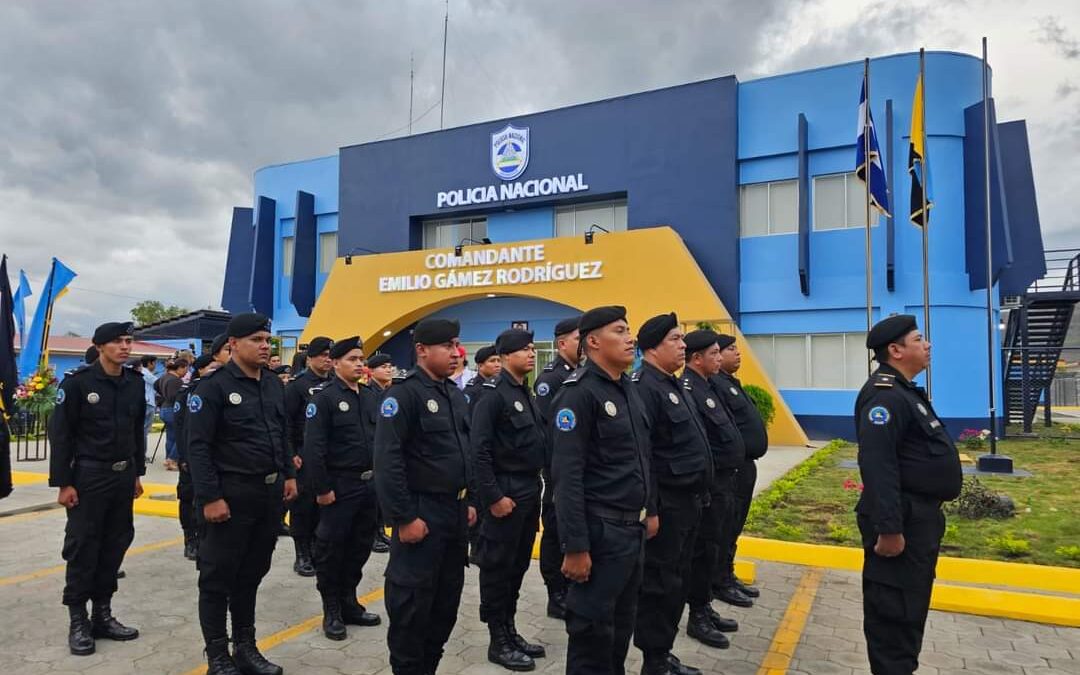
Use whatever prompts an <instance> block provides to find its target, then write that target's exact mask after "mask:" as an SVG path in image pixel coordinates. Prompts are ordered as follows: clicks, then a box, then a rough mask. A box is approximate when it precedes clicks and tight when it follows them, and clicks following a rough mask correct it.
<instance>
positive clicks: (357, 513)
mask: <svg viewBox="0 0 1080 675" xmlns="http://www.w3.org/2000/svg"><path fill="white" fill-rule="evenodd" d="M330 476H331V481H332V483H333V490H334V503H333V504H330V505H329V506H320V507H319V525H318V526H317V527H316V528H315V572H316V575H315V585H316V587H317V588H318V589H319V593H320V594H321V595H323V596H324V597H331V598H343V597H347V596H349V595H350V594H352V596H353V597H355V596H356V587H357V586H359V585H360V580H361V579H362V578H363V576H364V564H365V563H367V561H368V558H370V557H371V544H372V542H373V541H374V538H375V528H376V526H377V521H376V518H377V515H376V511H375V483H374V482H373V481H372V480H371V479H368V480H363V479H362V478H361V477H360V472H348V473H346V472H335V471H333V470H331V471H330Z"/></svg>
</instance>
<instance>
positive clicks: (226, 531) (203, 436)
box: [185, 313, 296, 675]
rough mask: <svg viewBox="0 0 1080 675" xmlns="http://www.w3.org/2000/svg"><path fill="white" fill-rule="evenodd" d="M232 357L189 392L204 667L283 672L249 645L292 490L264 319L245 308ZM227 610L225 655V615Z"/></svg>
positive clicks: (237, 320) (232, 331)
mask: <svg viewBox="0 0 1080 675" xmlns="http://www.w3.org/2000/svg"><path fill="white" fill-rule="evenodd" d="M227 335H228V336H229V347H230V348H231V351H232V354H231V358H230V360H229V362H228V363H227V364H225V365H224V366H223V367H221V368H218V369H217V370H215V371H213V372H212V373H210V374H209V375H208V376H207V377H205V378H203V380H202V381H201V382H199V385H198V387H196V388H195V393H194V394H192V395H191V396H190V397H189V398H188V416H187V421H186V423H185V424H186V426H187V436H188V463H189V464H190V466H191V478H192V481H193V482H194V484H195V501H196V505H197V508H201V516H202V518H203V520H204V521H205V529H204V533H205V537H204V539H203V541H202V542H201V543H200V545H199V563H198V566H199V623H200V624H201V626H202V633H203V639H204V640H205V641H206V655H207V661H208V663H209V670H208V675H236V674H237V673H241V672H242V673H244V674H245V675H252V674H258V675H281V673H282V672H283V671H282V669H281V667H279V666H276V665H274V664H272V663H270V662H269V661H267V660H266V659H265V658H264V657H263V655H262V654H261V653H259V650H258V648H257V647H256V645H255V599H256V594H257V592H258V589H259V584H260V582H261V581H262V578H263V577H264V576H265V575H266V573H267V571H269V569H270V561H271V557H272V556H273V553H274V546H275V545H276V543H277V535H278V528H279V526H280V524H281V517H282V512H283V510H284V504H283V503H284V502H288V501H291V500H293V499H295V498H296V478H295V476H296V471H295V467H294V466H293V463H292V462H291V461H290V457H289V450H288V448H287V447H286V445H285V425H286V420H285V394H284V387H283V386H282V384H281V381H280V380H279V379H278V378H277V377H275V376H274V375H273V373H271V372H270V371H269V370H268V369H267V368H266V364H267V360H268V359H269V358H270V319H269V318H267V317H266V316H264V315H262V314H257V313H246V314H239V315H236V316H235V317H233V319H232V320H231V321H230V322H229V327H228V330H227ZM227 613H228V614H231V615H232V629H233V643H234V651H233V654H232V655H230V654H229V648H228V633H227V631H226V615H227Z"/></svg>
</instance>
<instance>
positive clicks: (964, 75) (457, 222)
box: [222, 52, 1045, 437]
mask: <svg viewBox="0 0 1080 675" xmlns="http://www.w3.org/2000/svg"><path fill="white" fill-rule="evenodd" d="M918 61H919V58H918V54H898V55H893V56H888V57H883V58H879V59H874V60H873V61H872V63H871V73H872V80H871V81H872V89H871V91H872V94H873V99H872V112H873V116H874V119H875V122H876V125H877V132H878V138H879V141H880V144H881V147H882V152H883V154H884V160H885V167H886V172H887V175H888V177H889V179H890V188H891V199H892V204H893V206H894V208H893V217H892V218H877V217H875V218H874V220H873V222H872V228H871V231H872V238H873V244H872V248H873V265H872V269H873V318H874V320H875V321H876V320H877V319H879V318H882V317H885V316H888V315H889V314H891V313H912V314H916V315H917V316H919V317H920V321H921V316H922V311H923V308H922V257H921V231H920V230H919V229H918V228H917V227H915V226H913V225H912V224H911V223H910V222H909V221H908V217H907V204H908V201H909V180H908V175H907V165H906V163H907V150H908V130H909V127H910V123H911V104H912V96H913V92H914V87H915V81H916V76H917V74H918V67H919V66H918ZM926 73H927V86H926V126H927V135H928V157H929V166H930V174H931V176H930V185H931V194H932V197H933V200H934V208H933V210H932V217H931V225H930V276H931V280H932V281H931V294H932V295H931V303H930V305H931V314H932V335H931V340H932V342H933V345H934V348H933V394H934V401H935V407H936V408H937V410H938V412H939V414H940V415H941V416H942V417H943V418H944V419H945V420H946V421H947V422H948V424H949V427H950V429H951V430H952V431H953V432H954V433H959V431H960V430H962V429H963V428H966V427H977V428H982V427H984V426H985V421H984V420H985V416H986V411H987V401H986V397H985V395H983V394H980V393H978V392H983V391H984V390H985V383H986V382H987V379H988V378H987V372H986V369H987V362H988V358H987V351H986V350H987V340H986V332H985V325H986V321H985V297H986V291H985V287H986V286H985V284H986V271H985V270H986V260H985V249H986V246H985V235H984V227H985V225H984V223H985V220H984V215H983V213H984V208H985V207H984V204H985V202H986V199H985V194H984V191H983V175H984V172H983V148H984V143H985V139H984V133H983V113H982V93H981V86H982V68H981V62H980V61H979V60H978V59H977V58H975V57H972V56H968V55H964V54H955V53H943V52H931V53H928V54H927V55H926ZM862 77H863V64H862V62H858V63H850V64H842V65H837V66H831V67H827V68H820V69H815V70H809V71H803V72H797V73H790V74H785V75H778V76H774V77H766V78H762V79H758V80H751V81H748V82H739V81H738V80H737V78H736V77H734V76H728V77H722V78H717V79H712V80H706V81H702V82H695V83H690V84H685V85H680V86H675V87H670V88H666V89H660V90H655V91H649V92H644V93H639V94H632V95H628V96H622V97H618V98H614V99H608V100H603V101H597V102H592V103H586V104H582V105H576V106H571V107H568V108H561V109H557V110H551V111H546V112H540V113H535V114H530V115H522V116H519V117H514V118H510V119H504V120H496V121H492V122H485V123H481V124H474V125H469V126H465V127H459V128H454V129H447V130H444V131H438V132H431V133H426V134H418V135H415V136H409V137H404V138H396V139H391V140H385V141H379V142H375V143H366V144H361V145H354V146H347V147H343V148H341V149H340V151H339V152H338V153H337V154H336V155H334V156H330V157H322V158H317V159H311V160H305V161H299V162H294V163H289V164H283V165H275V166H269V167H265V168H262V169H260V170H258V171H257V172H256V173H255V180H254V203H253V204H252V205H251V206H244V207H237V208H236V209H235V210H234V215H233V222H232V230H231V237H230V243H229V253H228V264H227V269H226V275H225V285H224V290H223V294H222V305H223V307H224V308H225V309H226V310H229V311H234V312H235V311H247V310H249V309H250V308H255V309H258V310H259V311H263V312H266V313H268V314H270V315H272V316H273V319H274V330H275V333H277V334H279V335H280V336H281V337H282V340H283V342H284V344H285V345H286V347H287V351H288V349H289V348H294V347H295V346H296V343H297V342H298V340H299V336H300V334H301V332H302V330H303V328H304V326H305V323H306V320H307V319H306V317H308V316H310V314H311V308H312V306H313V305H314V304H315V303H316V301H317V299H318V297H319V293H320V291H321V290H322V287H323V285H324V284H325V283H326V279H327V276H328V274H329V272H330V270H331V269H332V268H333V266H334V262H335V259H336V258H338V257H342V256H345V255H379V254H384V253H392V252H399V251H408V250H418V249H446V248H451V247H454V246H456V245H458V244H461V243H465V244H470V243H473V241H475V242H480V241H484V240H490V241H491V242H495V243H502V242H513V241H521V240H533V239H543V238H550V237H564V236H578V237H580V236H582V235H583V234H584V233H586V232H587V231H593V232H594V233H597V234H596V236H603V231H613V232H614V231H620V230H634V229H639V228H649V227H655V226H659V225H667V226H670V227H671V228H673V229H674V230H675V231H676V232H677V233H678V235H679V236H680V237H681V238H682V240H683V241H684V242H685V244H686V246H687V247H688V248H689V250H690V252H691V253H692V255H693V257H694V259H695V260H696V261H697V263H698V265H699V266H700V268H701V271H702V273H703V274H704V275H705V277H706V278H707V279H708V281H709V283H710V284H711V285H712V286H713V288H714V289H715V291H716V293H717V295H718V296H719V297H720V299H721V300H722V302H723V304H724V306H725V307H726V308H727V310H728V311H729V312H730V314H731V316H732V318H733V319H734V320H735V322H736V323H737V324H738V326H739V328H740V329H741V331H742V332H743V334H744V335H745V336H746V337H747V340H748V342H749V344H750V346H751V347H752V349H753V351H754V353H755V354H756V356H757V357H758V359H760V361H761V362H762V364H763V365H764V367H765V368H766V370H767V371H768V372H769V374H770V376H771V378H772V380H773V382H774V383H775V384H776V385H777V386H778V387H779V389H780V391H781V393H782V395H783V396H784V398H785V400H786V402H787V403H788V405H789V406H790V408H791V409H792V411H793V412H794V413H795V415H796V417H797V418H798V420H799V422H800V423H801V424H802V425H803V428H804V429H805V430H806V432H807V433H808V434H809V435H810V436H811V437H833V436H838V435H840V436H850V435H851V434H852V432H853V426H852V423H851V414H852V408H853V405H854V400H855V395H856V392H857V390H858V388H859V387H860V386H861V385H862V383H863V382H864V381H865V378H866V363H865V359H866V350H865V348H864V346H863V343H864V340H865V334H866V302H865V265H864V237H865V223H866V216H865V203H864V198H863V186H862V183H860V182H859V181H858V180H857V179H856V178H855V176H854V173H853V171H854V163H855V161H854V158H855V139H856V133H857V129H856V119H857V114H856V112H857V110H856V109H857V104H858V96H859V89H860V86H861V83H862ZM992 103H993V102H992V101H991V115H993V107H992ZM989 142H990V153H991V157H992V160H993V161H992V166H993V168H994V170H993V171H992V175H991V195H990V196H991V199H990V203H991V215H992V218H991V221H992V228H993V242H994V260H993V270H994V278H993V283H994V294H993V295H994V298H995V311H996V310H997V303H999V302H1000V301H1001V299H1002V298H1004V297H1006V296H1012V295H1018V294H1020V293H1022V292H1023V291H1024V290H1025V289H1026V288H1027V286H1028V285H1029V284H1030V283H1031V281H1032V280H1034V279H1036V278H1038V277H1039V276H1041V275H1042V274H1044V273H1045V262H1044V255H1043V247H1042V237H1041V233H1040V225H1039V219H1038V211H1037V208H1036V204H1035V197H1034V184H1033V179H1032V174H1031V166H1030V157H1029V153H1028V143H1027V136H1026V127H1025V125H1024V123H1023V122H1022V121H1019V122H1008V123H997V122H996V120H993V124H992V125H991V134H990V139H989ZM470 240H472V241H470ZM656 265H657V268H658V271H657V270H654V271H653V273H655V274H659V275H661V278H662V269H663V265H664V261H663V260H657V261H656ZM671 292H672V293H678V289H671ZM357 308H358V309H357V311H363V309H362V308H363V298H357ZM569 311H570V310H568V309H567V308H566V307H564V306H561V305H556V304H553V303H550V302H546V301H542V300H536V299H522V298H513V297H499V298H492V299H480V300H470V301H468V302H463V303H461V304H459V305H456V306H454V307H452V308H449V309H444V310H441V313H444V314H447V315H452V316H455V317H458V318H460V319H461V321H462V324H463V333H462V340H463V342H465V343H466V344H467V346H469V347H470V352H471V350H472V348H475V347H476V346H479V345H481V344H485V343H489V342H491V341H492V340H493V339H494V337H495V335H497V334H498V332H500V331H501V330H503V329H505V328H507V327H509V322H510V321H527V322H528V323H529V327H530V328H531V329H533V330H534V331H536V334H537V337H538V339H541V338H542V336H545V335H550V332H551V329H552V327H553V325H554V323H555V322H556V321H558V320H559V319H560V318H562V317H564V316H566V315H567V314H568V312H569ZM388 337H389V340H388V341H387V342H386V343H385V344H384V345H383V346H382V349H383V350H386V351H390V352H392V353H395V354H398V355H400V356H401V358H403V359H407V358H408V357H407V341H408V336H407V334H405V333H402V334H399V335H395V336H388ZM994 339H995V341H998V340H999V336H997V335H995V336H994ZM995 354H997V346H995ZM998 400H1000V392H999V396H998Z"/></svg>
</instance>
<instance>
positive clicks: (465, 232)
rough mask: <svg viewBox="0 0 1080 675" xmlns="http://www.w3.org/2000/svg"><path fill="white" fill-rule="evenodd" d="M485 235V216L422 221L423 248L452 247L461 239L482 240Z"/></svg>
mask: <svg viewBox="0 0 1080 675" xmlns="http://www.w3.org/2000/svg"><path fill="white" fill-rule="evenodd" d="M486 236H487V218H456V219H453V220H429V221H426V222H425V223H424V248H453V247H455V246H457V245H458V244H459V243H461V240H462V239H475V240H476V241H482V240H483V239H484V237H486Z"/></svg>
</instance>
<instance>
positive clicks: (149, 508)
mask: <svg viewBox="0 0 1080 675" xmlns="http://www.w3.org/2000/svg"><path fill="white" fill-rule="evenodd" d="M132 510H133V511H134V512H135V513H136V514H138V515H140V516H158V517H161V518H178V517H179V514H180V502H177V501H166V500H164V499H150V498H148V497H140V498H138V499H136V500H135V504H134V506H133V507H132Z"/></svg>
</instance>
